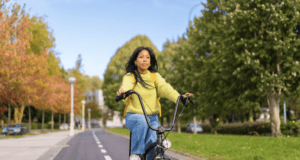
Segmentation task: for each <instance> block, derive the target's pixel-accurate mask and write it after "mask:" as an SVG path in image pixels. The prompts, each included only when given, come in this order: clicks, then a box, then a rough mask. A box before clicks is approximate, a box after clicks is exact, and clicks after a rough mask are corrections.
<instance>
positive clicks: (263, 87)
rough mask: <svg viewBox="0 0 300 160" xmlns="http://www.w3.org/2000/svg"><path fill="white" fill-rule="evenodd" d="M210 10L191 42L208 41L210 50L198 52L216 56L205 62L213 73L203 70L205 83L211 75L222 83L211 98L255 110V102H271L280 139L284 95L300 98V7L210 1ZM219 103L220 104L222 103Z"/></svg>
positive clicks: (288, 2)
mask: <svg viewBox="0 0 300 160" xmlns="http://www.w3.org/2000/svg"><path fill="white" fill-rule="evenodd" d="M204 6H205V9H204V10H203V18H198V20H197V21H195V27H194V28H193V29H192V28H191V27H190V29H191V30H193V32H191V34H190V37H194V38H193V39H199V38H203V43H202V45H204V44H207V45H208V46H209V48H207V50H209V51H207V50H203V49H201V48H200V47H201V46H200V45H199V49H197V52H196V53H201V54H204V53H205V52H209V54H210V56H206V57H205V56H203V57H200V59H203V60H202V61H203V62H205V69H206V68H208V70H207V71H202V73H203V75H205V74H206V75H207V76H206V77H205V78H207V77H209V75H210V77H215V80H216V81H215V85H214V86H216V87H211V86H212V85H208V88H207V89H208V91H209V89H211V88H219V91H217V92H212V93H211V94H214V95H217V96H216V97H218V96H222V97H224V98H220V99H219V100H222V101H223V100H224V101H223V104H225V106H226V105H228V106H233V105H230V103H232V104H234V105H235V106H237V105H238V104H239V103H240V105H242V104H244V103H245V102H249V103H251V101H252V104H251V105H252V106H255V102H254V99H256V101H260V100H259V99H261V98H263V97H266V99H267V102H268V106H269V108H270V114H271V122H270V123H271V128H272V135H275V136H280V135H281V133H280V119H279V102H280V98H281V93H284V94H287V95H288V94H293V93H294V94H296V91H297V89H298V88H299V85H298V83H297V80H298V79H299V74H298V72H299V64H298V63H299V62H298V61H299V54H298V53H297V50H298V49H299V43H298V41H299V33H298V29H299V22H300V20H299V8H300V6H299V3H297V1H293V0H283V1H281V2H280V3H279V2H277V1H271V0H267V1H258V0H248V1H239V0H232V1H225V0H218V1H211V0H208V2H207V4H205V5H204ZM201 26H207V27H206V29H205V27H204V28H201ZM202 29H203V30H202ZM192 33H194V36H192ZM201 35H203V36H201ZM201 41H202V40H201ZM194 42H196V41H194ZM204 57H205V58H204ZM207 57H209V58H207ZM209 72H210V74H209ZM218 79H219V80H218ZM202 82H205V83H207V81H202ZM233 82H234V83H233ZM224 95H225V96H224ZM216 97H215V98H216ZM225 97H226V99H225ZM206 98H208V99H209V97H206ZM213 101H215V103H216V104H218V99H213Z"/></svg>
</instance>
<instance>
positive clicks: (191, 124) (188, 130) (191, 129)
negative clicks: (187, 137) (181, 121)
mask: <svg viewBox="0 0 300 160" xmlns="http://www.w3.org/2000/svg"><path fill="white" fill-rule="evenodd" d="M196 130H197V133H202V132H203V129H202V127H200V125H199V124H196ZM186 132H192V133H193V132H194V123H190V124H189V125H188V126H187V127H186Z"/></svg>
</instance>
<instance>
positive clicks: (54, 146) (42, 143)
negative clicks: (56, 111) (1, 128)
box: [0, 129, 82, 160]
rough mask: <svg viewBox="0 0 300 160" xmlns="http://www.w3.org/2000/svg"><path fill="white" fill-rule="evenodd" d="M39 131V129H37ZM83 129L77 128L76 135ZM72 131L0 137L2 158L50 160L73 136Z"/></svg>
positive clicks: (9, 159)
mask: <svg viewBox="0 0 300 160" xmlns="http://www.w3.org/2000/svg"><path fill="white" fill-rule="evenodd" d="M35 132H38V131H35ZM80 132H82V131H81V130H78V129H75V130H74V133H75V135H74V136H76V135H77V134H78V133H80ZM69 134H70V131H59V132H54V133H53V132H50V133H45V134H40V135H34V136H24V137H23V138H9V139H0V159H5V160H20V159H24V160H25V159H26V160H35V159H41V160H42V159H43V160H50V159H53V158H54V157H53V156H56V154H58V153H59V151H60V150H61V149H62V148H63V147H68V146H67V145H65V144H66V143H67V142H68V141H69V140H70V139H71V138H72V137H70V136H69Z"/></svg>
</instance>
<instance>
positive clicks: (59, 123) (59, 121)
mask: <svg viewBox="0 0 300 160" xmlns="http://www.w3.org/2000/svg"><path fill="white" fill-rule="evenodd" d="M60 119H61V114H60V113H59V114H58V129H60V125H61V120H60Z"/></svg>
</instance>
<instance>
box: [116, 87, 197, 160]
mask: <svg viewBox="0 0 300 160" xmlns="http://www.w3.org/2000/svg"><path fill="white" fill-rule="evenodd" d="M131 94H136V95H137V96H138V98H139V101H140V104H141V106H142V109H143V112H144V116H145V118H146V122H147V124H148V126H149V127H150V128H151V129H152V130H155V131H156V135H157V140H156V142H154V143H153V144H151V145H149V146H148V147H145V153H144V154H143V155H142V159H140V157H138V156H136V157H134V158H133V157H132V156H131V140H132V133H131V132H130V140H129V158H130V160H146V155H147V154H148V153H149V152H150V151H151V150H152V149H153V148H154V147H156V150H155V151H154V154H153V157H152V158H151V160H157V159H164V160H171V159H170V158H169V157H168V156H167V155H165V149H166V150H167V149H168V148H170V147H171V141H170V140H169V139H167V136H168V134H169V133H170V131H171V129H172V128H173V126H174V122H175V119H176V113H177V108H178V105H179V101H180V99H181V98H182V95H179V96H178V98H177V102H176V106H175V111H174V115H173V121H172V125H171V128H164V127H163V126H159V127H158V128H153V127H152V126H151V124H150V122H149V120H148V117H147V115H146V111H145V108H144V105H143V103H142V97H141V96H140V94H139V93H137V92H135V91H132V90H129V91H126V92H124V93H122V94H120V95H117V96H116V98H115V101H116V102H118V101H120V100H122V99H125V98H127V97H128V96H130V95H131ZM188 100H189V101H190V102H191V103H192V104H194V105H195V103H194V102H193V101H191V100H190V99H189V97H188V95H187V96H186V100H185V104H184V107H183V109H184V108H185V107H187V106H188ZM183 109H182V110H181V112H180V114H179V115H178V117H177V118H179V117H180V115H181V113H182V111H183ZM177 120H178V119H177ZM176 122H177V121H176ZM166 131H169V132H168V134H167V135H166V136H165V138H164V139H163V137H162V135H163V134H164V133H165V132H166Z"/></svg>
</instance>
